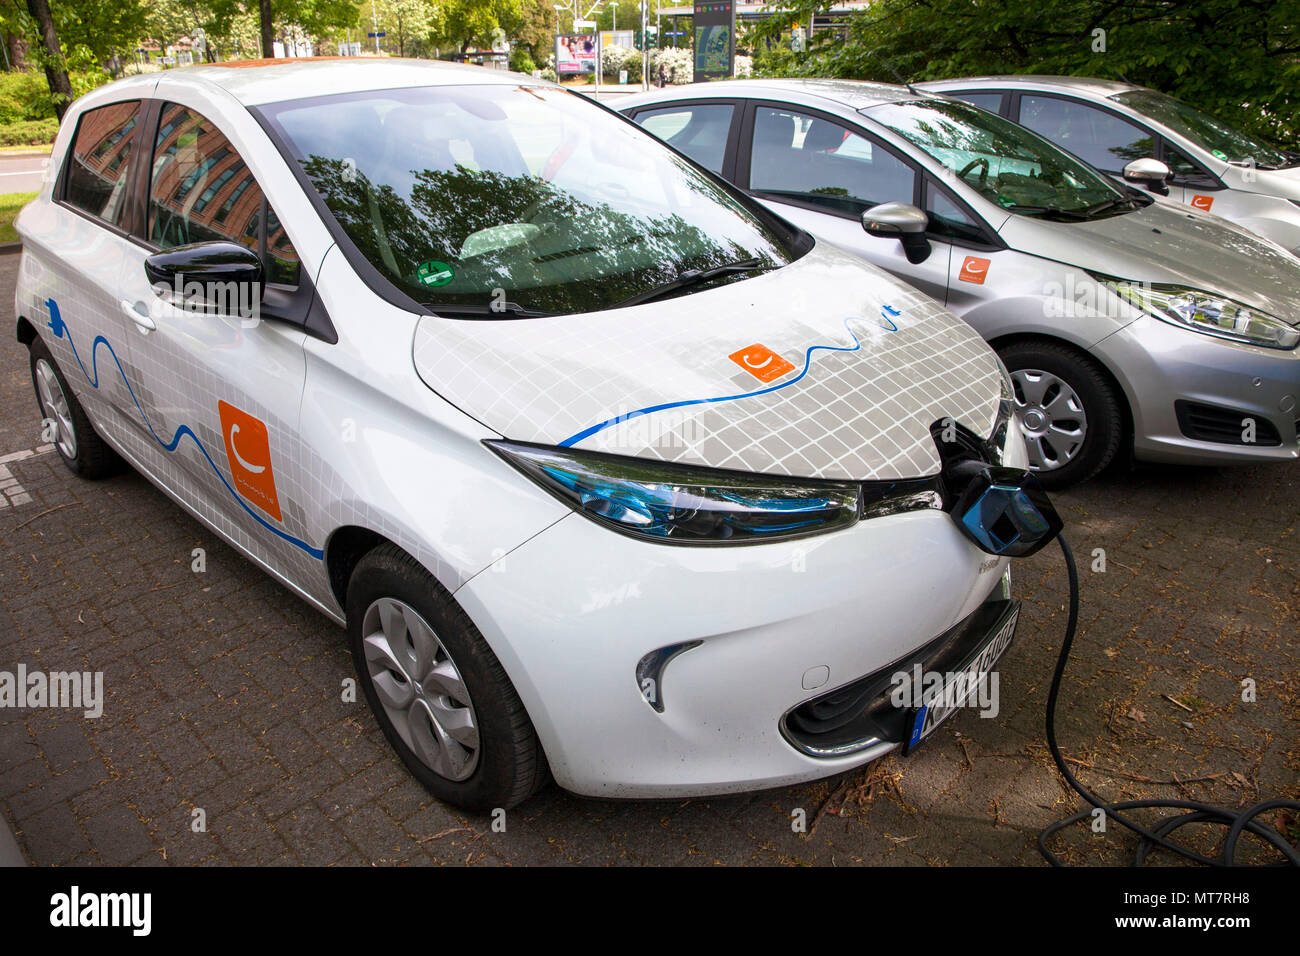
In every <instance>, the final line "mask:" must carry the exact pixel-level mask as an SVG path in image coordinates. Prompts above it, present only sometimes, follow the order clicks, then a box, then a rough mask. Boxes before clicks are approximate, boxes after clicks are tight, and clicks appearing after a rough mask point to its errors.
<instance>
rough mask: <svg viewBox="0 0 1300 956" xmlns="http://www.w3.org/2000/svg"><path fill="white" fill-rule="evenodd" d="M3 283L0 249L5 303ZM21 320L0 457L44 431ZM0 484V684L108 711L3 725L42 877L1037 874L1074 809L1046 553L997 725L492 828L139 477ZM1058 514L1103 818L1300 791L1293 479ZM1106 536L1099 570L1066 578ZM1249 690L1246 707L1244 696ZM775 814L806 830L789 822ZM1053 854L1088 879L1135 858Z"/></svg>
mask: <svg viewBox="0 0 1300 956" xmlns="http://www.w3.org/2000/svg"><path fill="white" fill-rule="evenodd" d="M16 264H17V257H16V256H5V257H0V301H3V302H5V303H10V302H12V301H13V280H14V271H15V267H16ZM4 312H5V314H6V315H8V313H9V307H8V305H6V306H5V307H4ZM12 328H13V326H12V323H11V320H8V319H6V321H5V323H4V325H3V335H2V336H0V410H2V413H0V458H3V457H4V456H6V455H9V454H12V453H16V452H22V451H26V450H34V449H36V448H37V446H38V444H39V441H40V436H39V419H38V415H37V412H36V406H35V404H34V401H33V399H32V397H31V385H30V380H29V377H28V371H27V357H26V354H25V351H24V350H23V349H22V348H21V347H20V346H19V345H17V344H16V343H15V342H14V341H13V339H12V332H11V330H12ZM2 467H3V468H5V469H8V472H9V473H10V474H9V475H8V476H4V475H2V474H0V495H3V496H6V497H7V500H9V501H10V502H11V503H10V504H8V505H7V506H5V507H3V508H0V670H8V671H10V672H12V671H14V670H15V669H16V667H17V665H18V664H19V663H24V664H26V665H27V667H28V668H29V669H41V670H45V671H57V670H102V671H103V672H104V679H105V685H106V696H107V704H106V709H105V712H104V715H103V717H102V718H100V719H98V720H87V719H84V718H83V717H82V716H81V714H80V712H71V711H65V710H38V711H32V710H3V709H0V812H2V813H3V815H4V817H5V818H7V820H8V822H9V824H10V826H11V827H12V829H13V830H14V831H15V833H16V835H17V837H18V840H19V842H20V844H21V846H22V848H23V850H24V851H25V853H26V855H27V857H28V859H29V860H30V861H31V862H33V863H36V864H62V863H107V864H163V863H179V864H187V863H199V862H203V863H310V864H331V863H333V864H349V863H351V864H360V863H369V862H377V863H464V862H469V863H481V864H503V863H505V864H526V863H565V862H568V863H594V864H608V863H691V864H704V865H712V864H716V863H728V864H735V863H835V864H849V863H882V862H883V863H892V864H921V863H954V864H1008V863H1010V864H1016V863H1037V862H1038V860H1039V858H1038V855H1037V853H1036V851H1035V849H1034V839H1035V837H1036V834H1037V832H1038V830H1039V829H1040V828H1041V827H1042V826H1044V825H1045V824H1047V823H1049V822H1051V821H1052V820H1054V819H1056V818H1057V817H1059V816H1062V815H1064V814H1066V813H1068V812H1070V811H1072V810H1073V809H1075V808H1076V806H1077V805H1076V802H1075V800H1074V799H1072V798H1071V796H1070V795H1069V794H1068V793H1067V792H1066V791H1065V789H1064V788H1063V785H1062V784H1061V783H1060V782H1059V780H1058V777H1057V775H1056V773H1055V772H1054V770H1053V769H1052V767H1051V765H1050V762H1049V760H1048V757H1047V752H1046V748H1045V746H1044V744H1043V741H1042V730H1041V728H1042V710H1043V703H1044V696H1045V691H1046V685H1047V681H1048V678H1049V675H1050V670H1051V665H1052V661H1053V659H1054V654H1055V650H1056V646H1057V641H1058V638H1059V634H1060V628H1061V623H1062V618H1063V613H1062V612H1063V606H1064V600H1065V596H1064V576H1063V574H1062V572H1061V570H1060V562H1059V559H1058V557H1057V554H1056V552H1055V551H1051V552H1046V553H1044V554H1042V555H1039V556H1037V557H1036V558H1034V559H1032V560H1031V561H1029V562H1028V563H1025V564H1023V565H1022V566H1021V567H1020V568H1019V569H1018V576H1017V578H1016V582H1015V584H1016V590H1017V592H1018V594H1019V596H1020V597H1022V598H1023V599H1024V600H1025V612H1024V615H1023V616H1022V623H1021V627H1020V633H1019V636H1018V638H1017V641H1016V644H1015V645H1014V646H1013V647H1012V649H1011V651H1010V652H1009V654H1008V657H1007V658H1006V659H1005V661H1004V663H1003V665H1002V675H1001V679H1002V701H1003V712H1002V714H1001V715H1000V717H999V718H998V719H996V720H981V719H979V718H978V717H977V716H976V715H975V714H974V713H971V712H967V713H963V714H961V715H959V716H958V717H957V718H956V719H955V720H954V721H953V722H952V724H951V725H950V727H949V728H945V729H944V730H943V731H941V732H940V733H939V734H938V736H937V737H936V738H935V739H934V740H933V741H931V742H930V743H929V744H927V746H926V748H924V749H923V750H922V751H920V752H918V753H917V754H915V755H914V756H912V757H911V758H908V759H906V760H904V759H901V758H887V759H885V760H883V761H880V762H878V763H877V764H875V765H874V766H872V767H869V768H866V769H863V770H860V771H857V772H854V773H851V774H848V775H845V776H842V777H840V778H836V779H832V780H829V781H824V782H821V783H817V784H812V785H807V786H801V787H791V788H788V789H784V790H774V791H767V792H763V793H757V794H752V795H748V796H740V797H732V798H726V799H709V800H675V801H666V802H611V801H597V800H586V799H579V798H576V797H573V796H569V795H567V794H565V793H562V792H560V791H558V790H556V789H554V788H552V789H550V790H549V791H547V792H545V793H544V794H542V795H541V796H539V797H538V798H536V799H535V800H533V801H532V802H530V803H528V804H526V805H525V806H523V807H521V808H519V809H518V810H516V811H513V812H512V813H511V815H510V817H509V820H508V827H507V831H506V833H504V834H499V833H494V832H492V831H491V828H490V826H489V821H488V820H486V819H485V818H482V817H475V816H470V815H465V814H462V813H459V812H454V811H451V810H448V809H447V808H445V807H443V806H442V805H440V804H438V803H436V802H433V801H431V800H430V799H429V798H428V797H427V796H426V794H425V792H424V791H423V790H422V789H421V788H420V787H419V786H417V785H416V784H415V783H414V782H413V781H412V780H411V778H410V777H408V776H407V774H406V773H405V771H404V770H403V768H402V767H401V766H400V764H399V763H398V762H397V760H396V759H395V758H394V757H393V756H392V754H391V753H390V751H389V750H388V748H387V747H386V745H385V743H384V741H383V738H382V737H381V735H380V733H379V731H378V729H377V728H376V726H375V724H374V722H373V721H372V719H371V718H370V716H369V714H368V712H367V711H366V710H365V705H364V703H362V704H355V705H346V704H343V703H341V702H340V701H339V700H338V697H339V694H338V688H339V686H340V681H341V680H342V679H343V678H344V677H346V676H348V675H349V674H350V673H351V663H350V660H349V657H348V654H347V651H346V648H345V642H344V638H343V634H342V632H341V631H339V630H337V629H336V628H335V627H334V626H333V625H331V624H330V623H329V622H327V621H326V620H324V619H323V618H321V617H319V616H318V615H316V614H315V613H313V612H312V611H310V610H308V609H307V608H306V607H305V606H303V605H301V604H300V603H299V602H298V601H297V600H295V599H294V598H292V597H291V596H290V595H289V594H288V593H287V592H285V591H283V590H282V589H281V588H279V587H278V586H277V585H275V584H273V583H272V582H271V581H270V580H269V579H268V578H266V577H265V576H263V575H262V574H261V573H260V572H258V571H256V570H255V569H254V568H253V567H252V566H251V565H249V564H248V563H246V562H245V561H244V560H243V559H241V558H240V557H239V556H238V555H236V554H235V553H234V552H233V551H232V550H231V549H230V548H228V547H227V546H225V545H224V544H222V543H221V542H220V541H218V540H217V539H216V538H214V537H213V536H212V535H211V534H209V533H208V532H207V531H206V530H205V529H204V528H203V527H201V526H200V525H199V524H198V523H196V522H195V521H193V520H191V519H190V518H189V517H187V516H186V515H184V514H183V513H182V512H181V511H180V510H179V509H178V508H176V507H174V506H173V505H172V504H171V503H170V502H169V501H168V500H166V499H165V498H164V497H163V495H162V494H161V493H159V492H157V491H155V490H154V489H153V488H152V487H151V486H150V485H149V484H147V483H146V482H145V481H144V480H143V479H142V478H140V477H139V476H137V475H135V474H126V475H122V476H120V477H117V478H114V479H112V480H109V481H107V482H102V483H98V484H89V483H86V482H82V481H79V480H77V479H75V478H73V477H72V476H71V475H70V474H69V473H68V472H67V471H66V470H65V469H64V468H63V466H62V465H61V463H60V462H59V460H58V458H57V456H56V455H55V454H53V453H49V452H46V453H43V454H33V455H32V456H31V457H27V458H23V459H21V460H17V461H11V462H9V463H8V464H4V465H3V466H2ZM15 479H16V481H17V482H18V484H19V485H21V488H22V492H16V491H14V488H15V486H14V485H12V484H10V485H8V486H7V487H6V482H7V481H10V480H15ZM22 495H27V496H29V499H30V500H25V501H23V500H20V498H21V496H22ZM1058 502H1059V505H1060V506H1061V509H1062V511H1063V513H1064V514H1065V516H1066V519H1067V521H1068V525H1069V529H1070V536H1071V538H1072V539H1073V541H1074V543H1075V547H1076V550H1077V551H1078V552H1079V553H1080V555H1081V556H1084V561H1085V571H1084V582H1083V585H1084V596H1083V599H1084V606H1083V615H1082V624H1081V628H1080V636H1079V641H1078V649H1077V653H1076V655H1075V660H1074V663H1073V665H1072V669H1071V672H1070V675H1069V679H1068V683H1067V686H1066V688H1065V690H1064V693H1063V700H1062V706H1061V714H1062V719H1061V736H1062V738H1063V743H1064V745H1065V748H1066V750H1067V752H1068V754H1069V755H1071V756H1072V757H1074V758H1076V759H1078V760H1080V761H1082V762H1083V764H1084V766H1082V767H1080V773H1081V774H1082V775H1083V777H1084V779H1085V780H1086V781H1088V782H1090V783H1091V784H1092V785H1093V786H1094V787H1095V788H1097V789H1098V790H1100V791H1101V792H1103V793H1104V794H1107V795H1110V796H1111V797H1112V798H1114V799H1117V800H1118V799H1133V798H1137V797H1143V796H1147V797H1149V796H1165V797H1177V796H1184V797H1188V798H1194V799H1210V800H1213V801H1216V802H1220V803H1225V804H1230V805H1242V804H1247V803H1251V802H1254V801H1255V800H1257V799H1260V798H1261V795H1264V796H1269V795H1272V796H1291V797H1295V796H1297V795H1300V789H1298V788H1297V780H1298V779H1300V708H1297V696H1298V695H1300V644H1298V643H1297V640H1296V633H1297V623H1300V600H1297V597H1298V596H1300V583H1298V582H1300V537H1298V536H1297V516H1298V514H1300V466H1292V467H1272V468H1256V469H1249V470H1232V471H1229V470H1197V469H1176V468H1161V469H1145V470H1142V471H1139V472H1136V473H1134V474H1125V475H1118V476H1113V477H1109V478H1105V479H1103V480H1099V481H1096V482H1093V483H1092V484H1090V485H1088V486H1087V487H1085V488H1083V489H1081V490H1078V491H1075V492H1072V493H1069V494H1064V495H1061V496H1059V497H1058ZM195 547H203V548H205V549H206V550H207V571H206V573H204V574H194V573H192V572H191V570H190V553H191V550H192V549H193V548H195ZM1098 547H1101V548H1105V549H1106V556H1107V565H1108V566H1107V570H1106V572H1105V573H1092V572H1091V570H1089V569H1087V567H1086V565H1087V563H1088V562H1089V561H1090V555H1091V552H1092V549H1094V548H1098ZM1246 677H1250V678H1253V679H1254V680H1255V681H1256V684H1257V694H1258V699H1257V701H1256V702H1255V703H1243V702H1242V701H1241V699H1240V681H1241V680H1242V679H1243V678H1246ZM1168 697H1174V698H1177V699H1178V700H1180V701H1181V702H1182V704H1183V705H1184V706H1185V707H1187V708H1189V709H1183V707H1180V706H1178V705H1176V704H1174V703H1172V702H1171V701H1170V700H1169V699H1168ZM1207 778H1208V779H1207ZM1175 780H1179V781H1189V782H1186V783H1182V784H1177V783H1172V782H1171V781H1175ZM196 808H201V809H202V810H203V811H204V812H205V813H206V819H207V831H206V832H204V833H195V832H193V831H192V828H191V820H192V812H193V811H194V810H195V809H196ZM795 808H803V809H804V810H805V811H806V814H807V818H808V820H809V822H810V823H815V826H814V828H813V832H812V833H811V834H809V835H806V836H800V835H796V834H795V833H793V832H792V829H791V825H790V815H791V812H792V811H793V810H794V809H795ZM1066 842H1067V854H1068V856H1069V857H1070V858H1071V859H1073V860H1076V861H1078V862H1103V861H1114V860H1117V859H1118V858H1119V857H1118V851H1119V850H1120V849H1121V848H1124V847H1127V846H1128V843H1127V841H1125V840H1123V839H1122V838H1118V837H1116V836H1115V835H1114V834H1112V835H1110V836H1109V837H1105V836H1093V835H1090V834H1087V833H1084V832H1080V833H1078V834H1077V835H1075V836H1073V837H1072V838H1071V839H1069V840H1067V841H1066Z"/></svg>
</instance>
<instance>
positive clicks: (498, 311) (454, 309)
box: [424, 302, 560, 319]
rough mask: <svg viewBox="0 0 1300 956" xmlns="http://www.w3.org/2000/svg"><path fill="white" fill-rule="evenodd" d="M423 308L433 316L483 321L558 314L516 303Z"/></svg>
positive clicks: (438, 304) (428, 305)
mask: <svg viewBox="0 0 1300 956" xmlns="http://www.w3.org/2000/svg"><path fill="white" fill-rule="evenodd" d="M424 307H425V308H426V309H428V310H429V311H430V312H432V313H433V314H434V315H445V316H472V317H477V318H485V319H496V318H522V319H540V318H543V317H545V316H548V315H559V314H560V313H558V312H544V311H542V310H540V309H526V308H524V307H523V306H522V305H520V304H519V303H518V302H502V303H499V304H496V305H471V304H468V303H462V302H426V303H424Z"/></svg>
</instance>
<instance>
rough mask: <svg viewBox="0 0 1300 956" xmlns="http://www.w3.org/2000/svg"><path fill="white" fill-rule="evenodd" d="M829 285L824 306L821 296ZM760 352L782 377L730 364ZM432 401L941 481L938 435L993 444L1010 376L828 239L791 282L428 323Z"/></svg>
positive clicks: (987, 353) (519, 432)
mask: <svg viewBox="0 0 1300 956" xmlns="http://www.w3.org/2000/svg"><path fill="white" fill-rule="evenodd" d="M808 290H816V292H817V296H816V298H813V297H810V296H809V295H808ZM756 344H761V345H763V346H766V347H767V348H769V349H771V350H772V351H774V352H776V353H777V354H778V355H780V356H782V357H783V358H784V359H786V361H787V362H789V363H790V365H791V366H793V367H792V369H791V370H790V371H788V372H786V373H785V374H784V375H782V376H780V377H778V378H776V379H775V380H774V381H771V382H764V381H762V380H760V379H759V378H756V377H754V376H752V375H750V374H749V373H748V372H746V371H744V370H743V369H742V368H741V367H740V366H739V365H738V364H737V363H736V362H734V361H733V360H732V359H731V358H730V356H731V355H732V354H734V353H735V352H737V351H738V350H741V349H744V348H746V347H748V346H751V345H756ZM414 358H415V365H416V368H417V371H418V372H419V374H420V377H421V378H422V379H423V380H424V381H425V383H426V384H428V385H429V386H430V388H432V389H434V391H436V392H438V393H439V394H440V395H442V396H443V397H444V398H445V399H447V400H448V401H449V402H451V403H452V404H454V405H456V406H457V407H458V408H460V409H462V410H463V411H464V412H466V413H467V414H469V415H471V416H472V417H474V418H475V419H477V420H478V421H480V422H482V423H483V424H485V425H487V426H488V427H489V428H492V429H493V430H495V431H497V432H499V433H500V434H501V435H503V436H504V437H506V438H509V439H513V440H516V441H529V442H537V443H541V444H561V443H563V444H567V445H571V446H572V447H575V448H582V449H589V450H595V451H603V452H609V453H613V454H620V455H633V456H636V457H642V458H655V459H658V460H662V461H668V462H676V463H682V464H693V465H702V466H706V467H711V468H727V469H734V470H742V471H750V472H762V473H768V474H784V475H789V476H792V477H815V478H834V479H853V480H891V479H899V478H912V477H920V476H924V475H932V474H936V473H937V472H938V471H939V468H940V461H939V457H938V452H937V450H936V448H935V447H934V441H933V439H932V438H931V435H930V426H931V425H932V424H933V423H934V422H935V421H938V420H941V419H943V418H946V417H951V418H953V419H954V420H956V421H958V422H960V423H961V424H963V425H965V426H966V427H968V428H970V429H971V430H972V431H974V432H975V433H977V434H979V435H982V436H987V435H989V434H990V433H991V431H992V428H993V423H994V420H995V417H996V413H997V403H998V399H999V397H1000V395H1001V372H1000V370H999V369H998V365H997V360H996V358H995V357H994V355H993V352H992V351H991V350H990V349H989V347H988V346H987V345H986V344H985V343H984V342H983V340H981V339H980V338H979V336H978V335H977V334H976V333H975V332H974V331H973V330H972V329H971V328H970V327H969V326H967V325H966V324H965V323H964V322H962V321H961V320H960V319H958V318H956V317H955V316H954V315H953V314H952V313H951V312H949V311H947V310H946V309H944V308H943V307H942V306H940V305H938V304H937V303H935V302H934V301H933V300H931V299H929V298H927V297H925V296H923V295H921V294H920V293H918V292H916V291H914V290H912V289H910V288H908V287H907V286H905V285H903V284H902V283H901V282H899V281H898V280H896V279H894V278H892V277H890V276H888V275H887V274H885V273H884V272H882V271H880V270H878V269H876V268H875V267H873V266H870V265H867V264H866V263H864V262H863V261H862V260H860V259H857V258H855V257H852V256H850V255H848V254H847V253H843V252H841V251H839V250H837V249H834V248H833V247H828V246H826V245H824V244H819V245H818V247H817V248H816V249H814V250H813V251H812V252H810V253H809V254H808V255H806V256H804V257H803V258H802V259H800V260H799V261H798V262H796V263H794V264H792V265H790V266H787V267H785V268H783V269H779V270H776V271H774V272H771V273H768V274H765V275H762V276H758V277H755V278H751V279H746V280H744V281H740V282H734V283H731V284H728V285H725V286H721V287H718V288H714V289H709V290H705V291H702V292H698V293H695V294H692V295H687V296H680V297H678V298H674V299H669V300H665V301H662V302H656V303H647V304H645V305H641V306H636V307H633V308H628V309H619V310H614V311H610V312H603V313H591V314H587V315H570V316H556V317H552V318H534V319H501V320H471V321H466V320H453V319H444V318H437V317H434V316H426V317H424V318H423V319H422V320H421V321H420V323H419V325H418V327H417V329H416V335H415V343H414Z"/></svg>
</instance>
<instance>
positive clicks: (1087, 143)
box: [1020, 93, 1156, 173]
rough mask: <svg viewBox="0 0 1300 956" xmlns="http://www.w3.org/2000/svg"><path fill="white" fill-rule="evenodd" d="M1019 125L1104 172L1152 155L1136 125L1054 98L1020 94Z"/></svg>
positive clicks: (1152, 141) (1151, 145) (1146, 136)
mask: <svg viewBox="0 0 1300 956" xmlns="http://www.w3.org/2000/svg"><path fill="white" fill-rule="evenodd" d="M1020 125H1021V126H1027V127H1029V129H1032V130H1033V131H1034V132H1035V133H1037V134H1038V135H1040V136H1043V137H1045V138H1047V139H1049V140H1051V141H1052V142H1053V143H1055V144H1056V145H1057V146H1060V147H1061V148H1062V149H1065V150H1068V151H1069V152H1071V153H1074V155H1076V156H1078V157H1079V158H1080V159H1082V160H1083V161H1084V162H1086V163H1091V164H1092V165H1093V166H1096V167H1097V168H1098V169H1100V170H1103V171H1105V172H1108V173H1118V172H1119V171H1120V170H1122V169H1123V168H1124V167H1125V166H1126V165H1127V164H1128V163H1130V162H1132V161H1133V160H1135V159H1142V158H1143V157H1145V156H1154V155H1155V148H1156V144H1155V139H1154V138H1153V137H1152V135H1151V134H1150V133H1148V132H1147V131H1146V130H1144V129H1142V128H1141V127H1140V126H1137V125H1136V124H1134V123H1130V122H1129V121H1128V120H1125V119H1120V117H1118V116H1116V115H1115V114H1113V113H1108V112H1106V111H1105V110H1099V109H1096V108H1094V107H1091V106H1086V105H1085V104H1083V103H1077V102H1074V101H1072V100H1063V99H1059V98H1057V97H1055V96H1032V95H1030V94H1028V93H1026V94H1024V95H1022V96H1021V97H1020Z"/></svg>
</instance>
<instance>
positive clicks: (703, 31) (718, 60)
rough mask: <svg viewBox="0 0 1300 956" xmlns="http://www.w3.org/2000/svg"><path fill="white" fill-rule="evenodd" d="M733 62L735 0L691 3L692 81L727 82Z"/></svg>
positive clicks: (732, 71) (732, 70) (731, 72)
mask: <svg viewBox="0 0 1300 956" xmlns="http://www.w3.org/2000/svg"><path fill="white" fill-rule="evenodd" d="M735 62H736V4H735V0H704V2H698V3H696V4H695V82H696V83H699V82H701V81H703V80H729V79H731V77H732V75H733V74H734V72H735Z"/></svg>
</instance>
